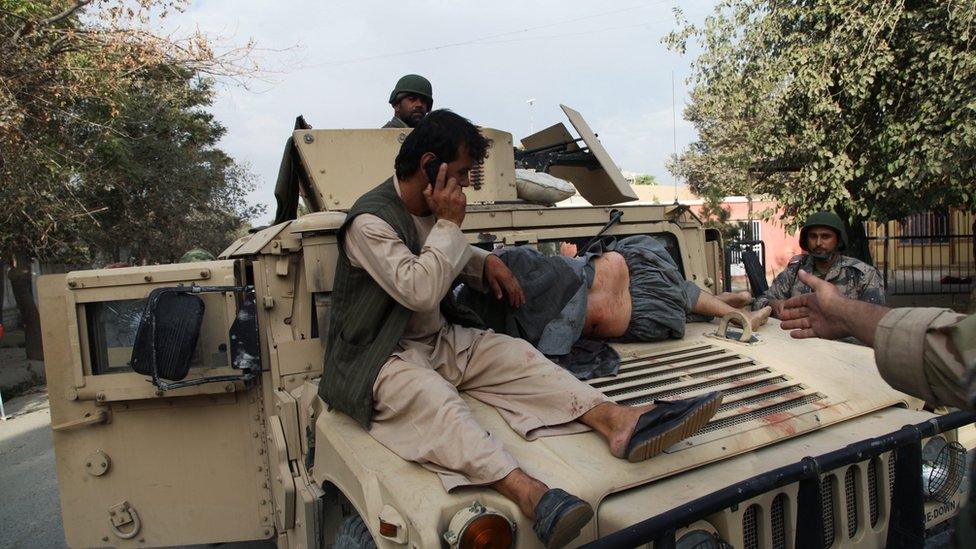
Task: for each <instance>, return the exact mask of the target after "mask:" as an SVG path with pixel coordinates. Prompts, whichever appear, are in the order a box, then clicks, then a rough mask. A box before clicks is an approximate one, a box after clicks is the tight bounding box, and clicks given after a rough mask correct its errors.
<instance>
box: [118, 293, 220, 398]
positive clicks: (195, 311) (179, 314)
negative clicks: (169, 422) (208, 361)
mask: <svg viewBox="0 0 976 549" xmlns="http://www.w3.org/2000/svg"><path fill="white" fill-rule="evenodd" d="M204 310H205V306H204V303H203V299H201V298H200V296H198V295H193V294H189V293H186V292H185V290H183V289H175V288H156V289H155V290H153V291H152V292H150V294H149V297H148V298H147V299H146V306H145V309H144V310H143V313H142V319H140V321H139V329H138V331H137V332H136V339H135V344H134V345H133V347H132V358H131V361H130V366H131V367H132V369H133V370H134V371H136V372H138V373H140V374H143V375H148V376H152V377H153V379H154V380H156V379H166V380H170V381H180V380H182V379H183V378H185V377H186V375H187V374H188V373H189V371H190V359H191V358H192V357H193V351H194V350H195V349H196V346H197V340H198V339H199V337H200V328H201V326H202V325H203V314H204Z"/></svg>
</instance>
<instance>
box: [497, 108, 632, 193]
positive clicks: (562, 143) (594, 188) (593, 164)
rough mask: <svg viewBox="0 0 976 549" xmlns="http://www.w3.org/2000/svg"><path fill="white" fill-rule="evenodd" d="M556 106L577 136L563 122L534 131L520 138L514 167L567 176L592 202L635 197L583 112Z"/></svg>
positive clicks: (563, 177)
mask: <svg viewBox="0 0 976 549" xmlns="http://www.w3.org/2000/svg"><path fill="white" fill-rule="evenodd" d="M559 107H560V108H562V110H563V112H564V113H566V117H567V118H569V122H570V123H571V124H572V125H573V127H574V128H575V129H576V132H577V133H578V134H579V136H580V137H579V138H578V139H577V138H573V136H572V135H571V134H570V133H569V130H567V129H566V126H564V125H563V124H562V123H558V124H555V125H553V126H549V127H548V128H546V129H544V130H542V131H539V132H536V133H534V134H532V135H530V136H528V137H526V138H525V139H522V146H523V147H524V150H521V151H516V153H515V162H516V167H517V168H529V169H534V170H536V171H540V172H546V173H549V174H550V175H553V176H555V177H559V178H561V179H566V180H567V181H570V182H571V183H573V185H575V186H576V189H577V190H578V191H579V193H580V194H581V195H582V196H583V198H585V199H586V200H587V201H588V202H589V203H590V204H593V205H594V206H604V205H609V204H619V203H621V202H631V201H633V200H637V194H636V193H634V190H633V189H631V188H630V184H629V183H628V182H627V180H626V179H625V178H624V176H623V174H622V173H620V169H619V168H617V165H616V164H614V162H613V159H611V158H610V154H609V153H607V150H606V149H605V148H603V144H602V143H600V140H599V139H598V138H597V135H596V134H595V133H594V132H593V130H592V129H590V126H589V124H587V123H586V120H584V119H583V115H581V114H580V113H578V112H576V111H575V110H573V109H571V108H569V107H567V106H566V105H560V106H559ZM580 142H582V145H583V146H582V147H580Z"/></svg>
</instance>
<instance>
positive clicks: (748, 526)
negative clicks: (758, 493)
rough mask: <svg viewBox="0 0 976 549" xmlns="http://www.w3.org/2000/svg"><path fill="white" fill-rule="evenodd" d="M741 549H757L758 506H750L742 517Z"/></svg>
mask: <svg viewBox="0 0 976 549" xmlns="http://www.w3.org/2000/svg"><path fill="white" fill-rule="evenodd" d="M742 547H743V549H759V506H758V505H756V504H753V505H750V506H749V508H748V509H746V512H745V513H743V515H742Z"/></svg>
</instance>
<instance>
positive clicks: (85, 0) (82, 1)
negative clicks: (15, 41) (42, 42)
mask: <svg viewBox="0 0 976 549" xmlns="http://www.w3.org/2000/svg"><path fill="white" fill-rule="evenodd" d="M91 2H92V0H77V1H76V2H75V3H74V4H72V5H71V6H69V7H68V8H67V9H65V10H64V11H62V12H61V13H59V14H57V15H54V16H51V17H48V18H47V19H41V20H40V21H38V22H37V26H39V27H46V26H48V25H53V24H55V23H57V22H58V21H61V20H62V19H66V18H68V17H71V16H72V15H73V14H74V13H75V12H76V11H78V10H80V9H81V8H83V7H85V6H86V5H88V4H91Z"/></svg>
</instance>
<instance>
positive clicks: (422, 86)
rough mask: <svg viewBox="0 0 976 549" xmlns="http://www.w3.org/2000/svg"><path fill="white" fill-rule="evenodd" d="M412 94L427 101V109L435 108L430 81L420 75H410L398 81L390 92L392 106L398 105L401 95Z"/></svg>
mask: <svg viewBox="0 0 976 549" xmlns="http://www.w3.org/2000/svg"><path fill="white" fill-rule="evenodd" d="M405 93H412V94H416V95H419V96H420V97H423V98H424V99H426V100H427V108H428V109H432V108H433V107H434V91H433V89H432V88H431V85H430V80H427V79H426V78H424V77H423V76H420V75H419V74H408V75H406V76H403V77H401V78H400V79H399V80H397V83H396V86H393V91H392V92H390V104H391V105H392V104H394V103H396V102H397V101H398V100H399V99H400V94H405Z"/></svg>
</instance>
